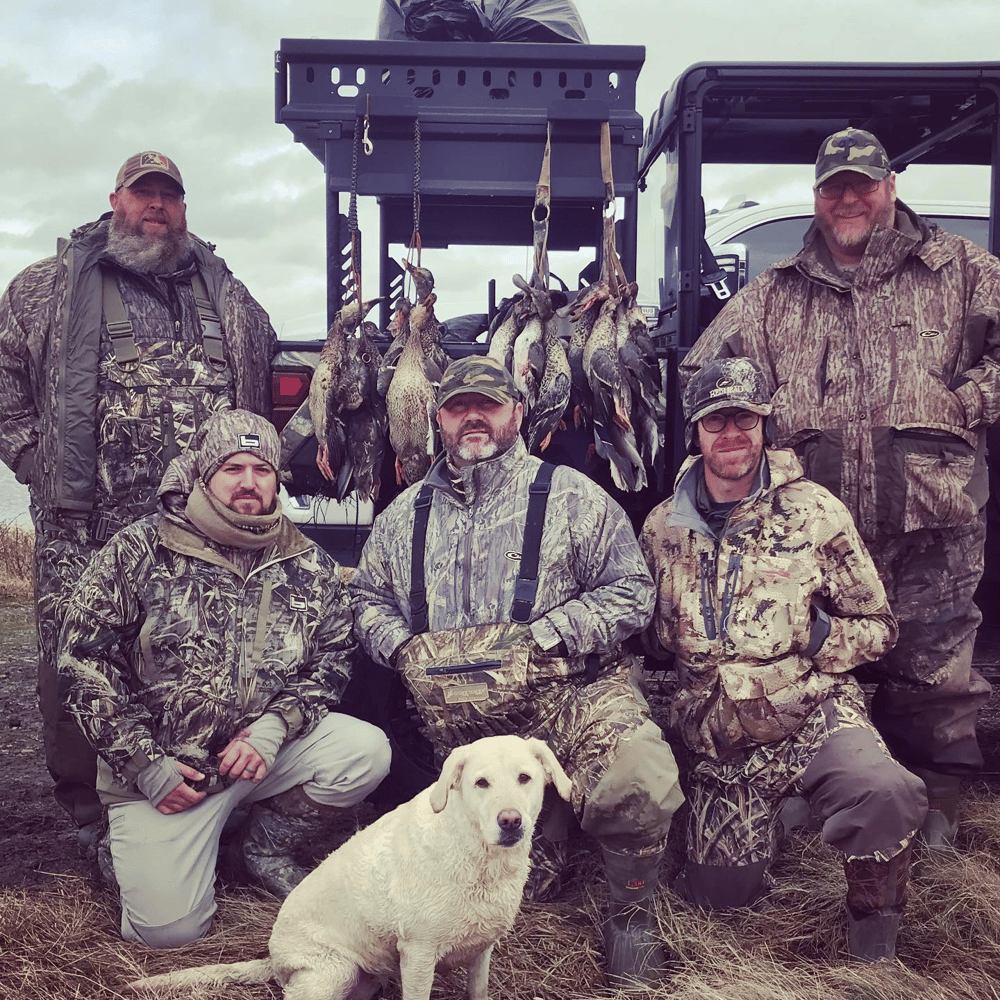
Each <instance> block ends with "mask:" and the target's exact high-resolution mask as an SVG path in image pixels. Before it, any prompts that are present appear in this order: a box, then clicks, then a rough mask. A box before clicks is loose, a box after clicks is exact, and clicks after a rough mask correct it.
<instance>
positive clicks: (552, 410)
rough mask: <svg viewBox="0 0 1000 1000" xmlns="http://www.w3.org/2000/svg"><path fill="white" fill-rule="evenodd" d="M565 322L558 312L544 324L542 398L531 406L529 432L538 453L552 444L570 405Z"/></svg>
mask: <svg viewBox="0 0 1000 1000" xmlns="http://www.w3.org/2000/svg"><path fill="white" fill-rule="evenodd" d="M564 325H568V319H566V318H565V317H561V316H560V315H559V314H558V313H556V314H555V315H553V316H552V317H550V318H549V319H548V320H547V321H546V323H545V326H544V333H543V342H544V348H545V367H544V369H543V371H542V380H541V382H540V383H539V386H538V398H537V399H536V401H535V405H534V406H533V407H532V409H531V418H530V420H529V423H528V435H527V437H528V451H530V452H533V453H536V454H537V453H540V452H543V451H545V449H546V448H547V447H548V446H549V441H550V440H551V439H552V433H553V431H554V430H555V429H556V428H557V427H558V426H559V424H560V422H561V420H562V417H563V414H564V413H565V412H566V407H567V406H568V405H569V396H570V369H569V361H568V359H567V358H566V348H565V347H563V343H562V339H561V337H560V331H561V329H562V327H563V326H564Z"/></svg>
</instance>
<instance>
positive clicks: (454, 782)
mask: <svg viewBox="0 0 1000 1000" xmlns="http://www.w3.org/2000/svg"><path fill="white" fill-rule="evenodd" d="M468 756H469V748H468V746H463V747H456V748H455V749H454V750H452V752H451V753H450V754H448V759H447V760H446V761H445V762H444V767H442V768H441V773H440V774H439V775H438V780H437V781H435V782H434V784H433V785H431V797H430V801H431V809H433V810H434V812H436V813H439V812H441V810H442V809H444V807H445V806H446V805H447V804H448V793H449V792H450V791H451V790H452V789H453V788H458V783H459V782H460V781H461V780H462V769H463V768H464V767H465V761H466V759H467V758H468Z"/></svg>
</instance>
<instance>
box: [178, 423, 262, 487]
mask: <svg viewBox="0 0 1000 1000" xmlns="http://www.w3.org/2000/svg"><path fill="white" fill-rule="evenodd" d="M191 447H192V448H193V449H194V450H195V451H196V452H197V455H196V459H195V465H196V467H197V470H198V473H199V474H200V476H201V478H202V480H203V481H204V482H205V483H207V482H208V481H209V480H210V479H211V478H212V476H214V475H215V474H216V472H218V471H219V469H220V467H221V466H222V463H223V462H225V460H226V459H227V458H229V456H230V455H236V454H238V453H239V452H241V451H245V452H249V453H250V454H251V455H256V456H257V458H259V459H261V460H263V461H265V462H267V464H268V465H270V466H271V468H272V469H274V470H275V472H277V471H278V468H279V466H280V463H281V441H280V440H279V438H278V432H277V431H276V430H275V429H274V425H273V424H272V423H271V422H270V421H269V420H265V419H264V417H262V416H260V415H258V414H256V413H251V412H250V411H249V410H223V411H222V412H221V413H214V414H212V416H211V417H209V418H208V420H206V421H205V423H204V424H203V425H202V427H201V430H200V431H199V433H198V436H197V437H196V438H195V440H194V441H193V442H192V445H191Z"/></svg>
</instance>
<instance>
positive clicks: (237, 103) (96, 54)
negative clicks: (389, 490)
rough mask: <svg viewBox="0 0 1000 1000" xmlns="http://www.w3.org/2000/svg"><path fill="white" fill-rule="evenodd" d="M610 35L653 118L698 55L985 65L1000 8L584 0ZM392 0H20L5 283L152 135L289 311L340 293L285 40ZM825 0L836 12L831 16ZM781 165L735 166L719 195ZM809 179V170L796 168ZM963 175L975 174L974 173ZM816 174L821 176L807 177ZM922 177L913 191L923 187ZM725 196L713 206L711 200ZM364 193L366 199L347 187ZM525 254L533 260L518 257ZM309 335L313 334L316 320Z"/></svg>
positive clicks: (0, 212) (225, 248)
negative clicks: (87, 0) (280, 119)
mask: <svg viewBox="0 0 1000 1000" xmlns="http://www.w3.org/2000/svg"><path fill="white" fill-rule="evenodd" d="M577 6H578V8H579V10H580V13H581V15H582V17H583V19H584V22H585V23H586V25H587V29H588V32H589V34H590V37H591V40H592V41H593V42H595V43H600V44H643V45H645V46H646V64H645V66H644V68H643V71H642V73H641V75H640V77H639V85H638V100H637V104H638V107H639V109H640V111H642V112H643V114H644V115H645V116H647V117H648V114H649V112H650V111H651V110H652V109H653V108H654V107H655V105H656V103H657V102H658V101H659V98H660V96H661V95H662V94H663V92H664V91H665V90H667V89H668V88H669V86H670V84H671V83H672V82H673V81H674V79H675V78H676V77H677V76H678V75H679V74H680V73H681V72H682V71H683V70H684V69H685V67H686V66H688V65H690V64H692V63H694V62H698V61H734V60H739V61H748V60H768V61H781V60H825V61H866V60H871V61H886V60H889V61H900V62H906V61H922V60H927V61H942V60H952V61H975V60H977V59H978V60H990V59H996V58H997V56H996V52H995V42H996V39H997V38H1000V8H998V7H997V5H995V4H994V3H992V2H991V0H966V2H959V3H949V4H947V5H942V4H939V3H937V2H934V0H898V2H897V3H894V4H871V3H869V2H864V0H847V2H844V3H841V4H839V5H837V6H836V7H827V8H820V7H819V6H818V5H815V4H809V3H806V4H803V3H801V0H756V2H755V3H753V4H735V5H733V4H728V5H717V6H716V7H714V8H713V7H710V6H708V5H706V4H704V3H703V2H701V0H697V2H696V0H631V2H630V3H628V4H610V3H607V2H606V0H578V2H577ZM377 10H378V5H377V3H376V2H374V0H370V2H369V3H367V4H364V3H348V2H345V0H323V2H320V0H300V2H297V3H296V4H294V5H283V4H276V3H274V2H273V0H239V2H236V0H226V2H223V0H208V2H201V3H194V2H193V0H178V2H173V3H167V2H164V0H154V2H146V3H144V4H142V6H141V12H140V11H137V9H136V7H135V5H134V4H126V3H123V2H121V0H111V2H106V3H104V4H100V5H86V6H81V5H78V4H68V3H64V2H56V0H50V2H30V3H29V2H27V0H15V2H14V3H13V4H11V3H10V2H8V5H7V6H6V7H5V13H4V32H3V35H2V37H0V88H2V92H3V93H4V94H5V95H6V96H7V100H6V106H5V125H6V128H5V139H6V151H5V153H4V155H2V156H0V173H2V177H3V184H2V185H0V284H5V283H6V282H7V281H8V280H9V279H10V278H11V277H13V275H14V274H15V273H16V272H17V271H18V270H19V269H20V268H21V267H23V266H25V265H26V264H28V263H30V262H31V261H33V260H36V259H38V258H41V257H44V256H47V255H48V254H50V253H51V252H52V251H53V249H54V246H55V241H56V239H57V238H58V237H59V236H61V235H64V234H65V233H67V232H68V231H69V229H71V228H72V227H73V226H75V225H78V224H80V223H82V222H85V221H88V220H89V219H92V218H94V217H96V216H97V215H99V214H100V213H101V212H103V211H105V210H106V208H107V195H108V192H109V191H110V190H111V186H112V183H113V178H114V174H115V171H116V170H117V168H118V166H119V164H120V163H121V161H122V160H124V158H125V157H126V156H128V155H130V154H131V153H133V152H135V151H137V150H139V149H147V148H154V149H162V150H163V151H164V152H166V153H168V154H169V155H170V156H172V157H174V158H175V159H176V161H177V162H178V164H179V165H180V167H181V170H182V171H183V173H184V177H185V183H186V186H187V189H188V199H187V200H188V216H189V224H190V226H191V228H192V230H194V231H195V232H197V233H198V234H199V235H200V236H202V237H204V238H206V239H209V240H212V241H213V242H215V243H217V244H218V248H219V252H220V253H221V254H222V255H223V256H224V257H225V258H226V259H227V260H228V261H229V263H230V265H231V266H232V268H233V270H234V271H235V272H236V273H237V274H238V275H239V276H240V277H241V278H242V279H243V280H245V281H246V282H247V284H248V285H249V286H250V288H251V289H252V290H253V291H254V293H255V294H256V295H257V297H258V298H259V299H260V300H261V301H262V302H263V304H264V305H265V307H266V308H267V309H268V310H269V312H270V313H271V315H272V318H273V320H274V322H275V325H276V326H277V327H282V326H286V327H288V328H297V327H298V328H301V327H302V326H303V324H305V325H308V323H309V321H308V319H307V317H309V316H311V315H315V316H316V317H318V318H319V319H317V323H318V324H319V325H318V327H317V329H316V330H315V332H316V333H317V334H318V333H319V332H320V330H321V317H322V315H323V312H324V309H325V291H324V288H325V270H324V264H323V258H324V254H325V237H324V222H323V218H324V199H323V170H322V166H321V165H320V163H319V162H318V161H317V160H316V159H315V158H314V157H313V156H311V155H310V154H309V153H308V151H307V150H305V149H304V148H303V147H301V146H298V145H296V144H294V143H293V141H292V136H291V134H290V133H289V132H288V131H287V130H286V129H285V128H284V127H282V126H279V125H276V124H275V123H274V120H273V119H274V109H273V56H274V50H275V49H276V48H277V47H278V45H279V44H280V39H281V38H283V37H288V38H295V37H321V38H332V37H340V38H371V37H373V35H374V31H375V23H376V15H377ZM821 11H822V14H821ZM772 182H773V178H770V179H769V177H768V175H767V174H766V173H763V174H762V173H760V172H758V173H757V174H752V173H751V174H750V175H749V176H746V177H744V176H742V175H740V174H739V172H733V173H732V174H728V173H727V172H726V171H721V172H716V173H714V174H713V176H712V177H711V178H710V179H709V180H708V182H707V186H706V190H707V192H708V194H709V197H710V199H715V203H716V204H721V203H723V202H724V201H725V200H726V199H727V198H728V197H729V196H730V195H731V194H733V193H739V192H738V191H736V190H733V188H735V187H739V188H740V190H743V189H744V188H745V187H747V186H750V187H752V188H753V190H752V191H749V192H748V193H750V195H751V196H752V197H755V198H756V199H757V200H762V197H766V195H767V191H768V185H769V183H772ZM780 183H781V184H783V185H785V186H786V189H787V185H788V184H789V183H791V185H792V189H794V185H795V182H794V179H793V180H792V181H791V182H789V181H788V180H787V179H785V178H784V176H783V178H782V180H781V182H780ZM911 184H912V185H914V188H913V190H914V191H916V190H917V189H919V195H916V194H910V196H911V197H917V196H919V197H938V198H941V197H946V196H949V197H953V198H976V197H979V196H978V195H977V194H976V193H974V191H973V192H972V193H966V192H968V191H969V188H970V185H971V187H972V188H973V189H976V190H978V187H977V185H978V184H979V181H976V180H974V179H971V180H970V179H968V178H967V177H966V176H965V175H962V174H953V175H948V176H945V177H938V178H936V179H935V178H934V177H926V178H925V177H920V176H918V174H917V172H913V173H912V176H911V173H910V172H908V173H907V175H906V176H905V178H904V179H901V190H907V187H906V186H907V185H911ZM958 188H960V189H962V190H956V189H958ZM804 190H806V191H807V190H808V186H807V185H806V186H805V188H804ZM907 193H910V192H909V191H908V190H907ZM710 204H711V202H710ZM345 208H346V199H345ZM362 224H363V227H364V229H365V232H366V234H367V238H366V248H367V252H366V255H365V284H366V289H367V288H372V289H374V287H375V284H376V270H375V268H376V262H375V260H374V254H373V250H372V248H373V246H374V244H375V242H376V239H377V227H376V224H375V222H374V213H373V212H372V210H371V208H370V207H365V209H364V210H363V215H362ZM431 256H432V257H433V260H434V263H433V265H432V266H434V267H436V268H437V269H438V271H439V272H440V278H439V281H440V282H441V285H442V288H443V289H444V291H445V292H446V293H447V296H450V297H451V302H452V304H453V307H450V306H449V303H448V301H447V300H446V297H445V296H444V295H443V296H442V300H441V306H440V308H441V309H442V314H443V315H448V314H452V313H456V312H466V311H473V309H475V308H477V305H476V303H480V305H479V306H478V308H484V307H485V288H486V282H487V280H488V279H489V278H490V277H495V278H496V279H497V281H498V297H500V296H503V295H505V294H508V292H509V291H510V285H509V277H510V273H511V271H512V270H520V269H521V267H522V266H523V264H522V263H521V261H520V260H519V259H518V258H517V255H516V253H515V254H514V255H511V254H510V253H509V252H492V253H491V252H487V251H478V250H468V251H467V250H464V249H463V250H461V251H460V252H457V253H439V254H437V255H431ZM512 263H516V264H518V266H517V267H512V266H511V265H512ZM298 332H302V331H301V329H299V330H298Z"/></svg>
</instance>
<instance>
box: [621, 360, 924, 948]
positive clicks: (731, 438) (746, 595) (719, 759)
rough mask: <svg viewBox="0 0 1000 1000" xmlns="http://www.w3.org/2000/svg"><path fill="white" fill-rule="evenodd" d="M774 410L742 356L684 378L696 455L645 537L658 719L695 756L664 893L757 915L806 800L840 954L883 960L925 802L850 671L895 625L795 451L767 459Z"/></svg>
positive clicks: (860, 551)
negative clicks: (681, 854)
mask: <svg viewBox="0 0 1000 1000" xmlns="http://www.w3.org/2000/svg"><path fill="white" fill-rule="evenodd" d="M770 399H771V392H770V388H769V386H768V384H767V379H766V377H765V375H764V373H763V372H762V371H761V369H760V368H759V367H758V366H757V365H756V364H755V363H754V362H753V361H750V360H748V359H747V358H725V359H721V360H717V361H713V362H710V363H709V364H707V365H706V366H705V367H704V368H703V369H702V370H701V371H700V372H699V373H698V374H697V375H696V376H695V377H694V378H693V379H692V380H691V382H690V383H689V384H688V386H687V390H686V392H685V394H684V399H683V407H684V417H685V421H686V423H685V433H686V440H687V445H688V450H689V451H690V452H692V457H691V458H689V460H688V461H687V462H686V463H685V465H684V466H683V467H682V469H681V472H680V474H679V476H678V480H677V486H676V492H675V493H674V495H673V497H671V498H670V499H669V500H667V501H666V502H664V503H662V504H660V505H659V506H658V507H656V508H655V509H654V510H653V511H652V512H651V513H650V515H649V517H648V518H647V520H646V523H645V525H644V527H643V530H642V535H641V537H640V544H641V547H642V551H643V555H644V556H645V558H646V562H647V564H648V565H649V568H650V571H651V572H652V574H653V580H654V583H655V584H656V607H655V610H654V613H653V621H652V624H651V625H650V627H649V630H648V632H647V634H646V645H647V648H648V649H649V651H650V652H651V653H652V654H653V655H654V656H656V655H660V656H662V655H664V653H668V654H673V655H674V656H675V658H676V665H677V674H678V689H677V691H676V693H675V695H674V699H673V703H672V704H671V709H670V721H671V724H672V727H673V729H674V731H675V732H676V733H677V734H678V735H679V736H680V738H681V739H682V740H683V741H684V744H685V746H686V747H687V749H688V750H689V751H690V753H691V761H692V767H691V770H690V772H689V782H688V789H687V796H688V803H689V806H690V811H689V814H688V829H687V859H686V863H685V866H684V869H683V872H682V874H681V876H680V878H679V879H678V881H677V882H676V883H675V889H676V890H677V891H678V893H679V894H680V895H681V896H682V897H683V898H685V899H687V900H689V901H690V902H693V903H696V904H697V905H699V906H703V907H706V908H711V909H715V908H724V907H734V906H747V905H749V904H750V903H752V902H753V901H754V900H756V899H757V898H758V897H759V896H760V895H762V894H763V893H764V892H765V891H766V889H767V886H768V880H769V876H768V869H769V867H770V865H771V862H772V861H773V860H774V855H775V846H776V842H777V839H778V832H779V829H780V826H779V810H780V807H781V805H782V804H783V802H784V801H786V800H787V799H788V798H789V797H791V796H802V797H803V798H804V799H805V800H806V802H807V803H808V805H809V807H810V809H811V811H812V813H813V815H814V817H815V819H816V820H817V821H818V823H819V824H820V825H821V827H822V837H823V840H824V841H825V842H826V843H828V844H829V845H830V846H831V847H833V848H835V849H836V850H838V851H839V852H841V853H842V854H843V856H844V872H845V875H846V878H847V916H848V947H849V951H850V953H851V955H852V956H853V957H854V958H856V959H859V960H863V961H877V960H879V959H882V958H890V959H891V958H892V957H893V956H894V954H895V941H896V933H897V930H898V926H899V917H900V911H901V909H902V907H903V904H904V902H905V895H906V881H907V872H908V868H909V860H910V842H911V840H912V838H913V837H914V835H915V834H916V832H917V830H918V829H919V828H920V826H921V824H922V822H923V820H924V815H925V813H926V795H925V792H924V786H923V783H922V782H921V781H920V779H919V778H917V777H916V776H915V775H913V774H911V773H910V772H909V771H907V770H906V769H905V768H904V767H902V766H901V765H900V764H898V763H896V761H894V760H893V759H892V757H891V756H890V754H889V752H888V750H887V749H886V747H885V744H884V743H883V742H882V740H881V739H880V737H879V735H878V733H877V732H876V731H875V729H874V728H873V727H872V725H871V723H870V722H869V721H868V718H867V716H866V714H865V704H864V698H863V696H862V693H861V688H860V686H859V685H858V683H857V681H856V680H855V679H854V676H853V675H852V673H851V670H852V668H853V667H855V666H857V665H858V664H860V663H863V662H865V661H867V660H871V659H875V658H876V657H878V656H881V655H882V654H883V653H884V652H885V651H886V650H887V649H888V648H889V647H890V646H891V645H892V643H893V641H894V640H895V638H896V622H895V619H894V618H893V615H892V612H891V611H890V610H889V606H888V604H887V603H886V597H885V589H884V588H883V586H882V584H881V582H880V581H879V578H878V573H877V571H876V569H875V566H874V565H873V563H872V560H871V558H870V557H869V555H868V553H867V551H866V550H865V547H864V545H863V543H862V542H861V539H860V538H859V536H858V533H857V530H856V529H855V527H854V523H853V522H852V520H851V517H850V514H848V512H847V510H846V509H845V507H844V505H843V504H842V503H841V502H840V501H839V500H837V499H836V497H834V496H833V495H832V494H831V493H830V492H829V491H828V490H826V489H824V488H823V487H822V486H817V485H816V484H815V483H812V482H809V481H808V480H806V479H804V478H803V477H802V466H801V464H800V462H799V460H798V459H797V458H796V456H795V453H794V452H793V451H792V450H790V449H772V448H765V447H764V440H765V433H764V432H765V422H766V421H769V419H770V415H771V402H770Z"/></svg>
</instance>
